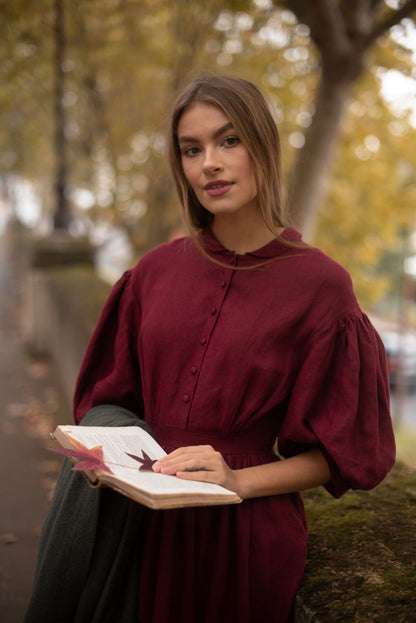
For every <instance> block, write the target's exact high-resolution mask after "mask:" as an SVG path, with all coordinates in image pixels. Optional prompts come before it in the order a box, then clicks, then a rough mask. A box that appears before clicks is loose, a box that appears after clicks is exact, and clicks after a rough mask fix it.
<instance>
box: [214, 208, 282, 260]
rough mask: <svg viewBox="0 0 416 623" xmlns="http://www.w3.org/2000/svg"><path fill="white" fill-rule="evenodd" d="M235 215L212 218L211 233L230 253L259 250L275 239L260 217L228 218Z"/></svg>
mask: <svg viewBox="0 0 416 623" xmlns="http://www.w3.org/2000/svg"><path fill="white" fill-rule="evenodd" d="M231 216H233V217H235V216H236V215H229V216H228V215H221V216H216V217H215V218H214V222H213V224H212V232H213V234H214V236H215V237H216V238H217V240H218V241H219V242H220V243H221V244H222V245H223V246H224V247H225V248H226V249H229V250H230V251H234V252H235V253H238V254H241V255H242V254H244V253H249V252H250V251H255V250H256V249H261V247H264V246H265V245H266V244H268V243H269V242H271V241H272V240H274V239H275V238H276V236H275V234H274V233H273V232H272V231H270V229H269V228H268V227H267V226H266V224H265V223H264V221H263V219H262V218H261V217H260V215H255V217H254V218H250V219H247V218H244V219H237V218H230V217H231Z"/></svg>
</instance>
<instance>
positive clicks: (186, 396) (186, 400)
mask: <svg viewBox="0 0 416 623" xmlns="http://www.w3.org/2000/svg"><path fill="white" fill-rule="evenodd" d="M190 400H191V397H190V396H189V394H185V396H184V397H183V401H184V402H189V401H190Z"/></svg>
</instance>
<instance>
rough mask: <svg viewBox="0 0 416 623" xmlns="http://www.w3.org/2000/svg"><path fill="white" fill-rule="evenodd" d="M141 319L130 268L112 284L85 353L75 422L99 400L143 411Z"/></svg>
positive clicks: (138, 413) (76, 401) (75, 402)
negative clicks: (133, 290)
mask: <svg viewBox="0 0 416 623" xmlns="http://www.w3.org/2000/svg"><path fill="white" fill-rule="evenodd" d="M139 322H140V308H139V305H138V303H137V301H136V299H135V297H134V294H133V292H132V284H131V271H127V272H126V273H124V275H123V276H122V277H121V278H120V279H119V281H118V282H117V283H116V285H115V286H114V287H113V289H112V291H111V293H110V296H109V298H108V299H107V302H106V304H105V305H104V308H103V310H102V312H101V315H100V318H99V320H98V323H97V326H96V328H95V331H94V333H93V335H92V337H91V340H90V342H89V344H88V347H87V350H86V353H85V355H84V359H83V362H82V365H81V369H80V372H79V376H78V380H77V384H76V388H75V394H74V419H75V422H80V420H81V419H82V417H83V416H84V415H85V413H86V412H87V411H89V410H90V409H91V408H92V407H94V406H96V405H99V404H115V405H119V406H121V407H124V408H126V409H129V410H130V411H133V412H134V413H137V415H140V416H141V415H142V411H143V407H142V392H141V382H140V369H139V362H138V357H137V334H138V327H139Z"/></svg>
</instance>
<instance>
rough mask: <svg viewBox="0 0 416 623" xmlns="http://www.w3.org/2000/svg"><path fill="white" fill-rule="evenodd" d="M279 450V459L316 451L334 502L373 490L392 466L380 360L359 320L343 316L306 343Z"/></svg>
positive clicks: (380, 351)
mask: <svg viewBox="0 0 416 623" xmlns="http://www.w3.org/2000/svg"><path fill="white" fill-rule="evenodd" d="M278 445H279V452H280V453H281V454H282V455H283V456H285V457H289V456H293V455H295V454H299V453H300V452H304V451H306V450H308V449H310V447H311V446H320V447H321V449H322V451H323V452H324V454H325V456H326V458H327V460H328V463H329V467H330V470H331V476H332V477H331V482H330V483H328V485H327V489H328V491H329V492H330V493H331V494H332V495H333V496H334V497H340V496H341V495H342V494H343V493H345V492H346V491H347V490H348V489H371V488H373V487H375V486H376V485H377V484H379V483H380V482H381V481H382V480H383V478H384V477H385V476H386V474H387V473H388V471H389V470H390V469H391V468H392V466H393V465H394V461H395V442H394V435H393V428H392V422H391V417H390V410H389V384H388V374H387V362H386V356H385V352H384V347H383V345H382V343H381V340H380V338H379V336H378V334H377V333H376V331H375V329H374V328H373V326H372V325H371V323H370V321H369V320H368V318H367V317H366V316H365V315H364V314H358V313H353V314H350V315H348V316H346V317H344V318H342V319H341V320H339V321H338V322H337V323H336V324H335V325H334V326H333V327H332V328H331V329H329V330H327V331H321V332H320V334H319V335H315V336H314V337H313V339H312V342H311V343H310V344H309V345H308V352H307V353H306V354H305V358H304V362H303V365H302V367H301V369H300V371H299V374H298V376H297V379H296V383H295V386H294V389H293V392H292V395H291V399H290V402H289V407H288V411H287V415H286V417H285V420H284V422H283V425H282V428H281V431H280V434H279V439H278Z"/></svg>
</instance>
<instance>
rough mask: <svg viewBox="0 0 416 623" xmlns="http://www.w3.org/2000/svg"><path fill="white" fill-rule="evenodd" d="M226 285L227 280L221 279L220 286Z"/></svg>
mask: <svg viewBox="0 0 416 623" xmlns="http://www.w3.org/2000/svg"><path fill="white" fill-rule="evenodd" d="M226 285H227V282H226V281H225V279H223V280H222V281H221V288H225V286H226Z"/></svg>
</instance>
